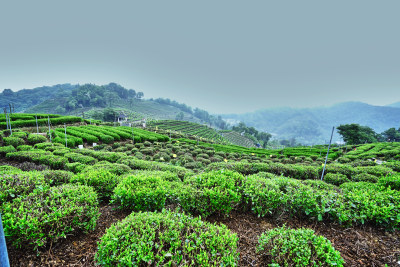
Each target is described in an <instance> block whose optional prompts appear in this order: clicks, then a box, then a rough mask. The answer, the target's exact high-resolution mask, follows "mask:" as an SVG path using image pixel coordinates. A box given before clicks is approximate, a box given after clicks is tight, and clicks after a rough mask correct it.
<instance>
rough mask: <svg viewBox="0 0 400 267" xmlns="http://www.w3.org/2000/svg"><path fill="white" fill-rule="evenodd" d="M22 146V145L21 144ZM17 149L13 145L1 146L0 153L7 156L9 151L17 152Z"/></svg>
mask: <svg viewBox="0 0 400 267" xmlns="http://www.w3.org/2000/svg"><path fill="white" fill-rule="evenodd" d="M19 147H21V146H19ZM16 151H17V150H16V149H15V148H14V147H13V146H11V145H10V146H1V147H0V155H1V156H3V157H4V156H5V155H6V154H7V153H10V152H16Z"/></svg>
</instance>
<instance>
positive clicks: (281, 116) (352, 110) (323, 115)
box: [222, 102, 400, 144]
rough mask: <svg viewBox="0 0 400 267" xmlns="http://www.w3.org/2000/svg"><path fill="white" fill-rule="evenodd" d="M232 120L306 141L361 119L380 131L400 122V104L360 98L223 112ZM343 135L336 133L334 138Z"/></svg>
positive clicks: (324, 137) (325, 137)
mask: <svg viewBox="0 0 400 267" xmlns="http://www.w3.org/2000/svg"><path fill="white" fill-rule="evenodd" d="M222 117H223V118H224V119H227V120H231V121H243V122H244V123H246V125H248V126H253V127H255V128H257V129H259V130H262V131H266V132H269V133H272V134H273V135H274V136H276V137H278V138H279V139H283V138H285V139H290V138H296V140H297V141H298V142H301V143H303V144H315V143H324V142H326V141H327V140H329V137H330V131H331V129H332V126H339V125H340V124H346V123H358V124H361V125H366V126H369V127H371V128H373V129H374V130H375V131H376V132H378V133H381V132H383V131H385V130H387V129H389V128H391V127H395V128H396V129H397V128H398V127H399V126H400V120H399V118H400V108H395V107H382V106H372V105H369V104H365V103H361V102H345V103H340V104H337V105H333V106H330V107H318V108H303V109H296V108H274V109H265V110H260V111H256V112H252V113H245V114H228V115H222ZM339 138H340V136H339V135H338V134H337V133H336V134H335V135H334V141H338V140H339Z"/></svg>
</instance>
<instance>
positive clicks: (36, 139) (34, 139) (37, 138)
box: [28, 134, 47, 145]
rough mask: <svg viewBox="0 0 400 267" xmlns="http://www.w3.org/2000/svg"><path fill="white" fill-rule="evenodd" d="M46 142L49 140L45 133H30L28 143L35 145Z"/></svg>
mask: <svg viewBox="0 0 400 267" xmlns="http://www.w3.org/2000/svg"><path fill="white" fill-rule="evenodd" d="M44 142H47V138H46V137H45V136H43V135H38V134H30V135H29V136H28V143H29V144H30V145H35V144H38V143H44Z"/></svg>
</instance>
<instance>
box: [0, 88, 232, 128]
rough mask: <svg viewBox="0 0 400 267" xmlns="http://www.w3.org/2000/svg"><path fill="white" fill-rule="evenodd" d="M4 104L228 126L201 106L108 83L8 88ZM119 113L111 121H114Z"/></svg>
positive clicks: (42, 110) (31, 110)
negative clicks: (121, 113)
mask: <svg viewBox="0 0 400 267" xmlns="http://www.w3.org/2000/svg"><path fill="white" fill-rule="evenodd" d="M0 95H1V101H0V107H7V108H8V106H9V103H11V104H13V105H14V107H15V112H28V113H52V114H61V115H74V116H82V117H85V118H92V119H104V116H103V115H102V114H101V113H103V112H105V109H107V108H108V109H110V108H111V109H113V110H114V111H113V112H114V113H115V114H119V113H120V112H123V113H125V114H126V115H128V117H129V119H134V120H140V119H143V118H146V119H147V120H149V121H150V120H174V119H177V118H178V119H179V120H185V121H191V122H198V123H207V124H211V125H214V126H216V127H220V128H221V127H222V128H223V127H225V122H224V121H223V120H222V119H220V118H217V117H214V116H212V115H210V114H208V112H207V111H205V110H201V109H198V108H195V109H192V108H191V107H189V106H186V105H185V104H181V103H178V102H176V101H171V100H170V99H161V98H158V99H147V100H146V99H144V98H143V97H144V93H143V92H136V91H135V90H133V89H126V88H124V87H122V86H121V85H119V84H116V83H109V84H107V85H101V86H99V85H94V84H83V85H71V84H64V85H55V86H51V87H49V86H43V87H38V88H34V89H23V90H20V91H17V92H13V91H12V90H11V89H5V90H3V92H2V93H1V94H0ZM115 114H111V115H110V116H108V118H107V120H111V121H112V120H114V118H115Z"/></svg>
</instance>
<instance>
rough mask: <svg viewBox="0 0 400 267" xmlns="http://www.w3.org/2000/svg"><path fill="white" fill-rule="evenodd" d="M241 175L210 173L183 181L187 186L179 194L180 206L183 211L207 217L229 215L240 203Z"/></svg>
mask: <svg viewBox="0 0 400 267" xmlns="http://www.w3.org/2000/svg"><path fill="white" fill-rule="evenodd" d="M243 179H244V178H243V175H241V174H239V173H237V172H233V171H228V170H220V171H211V172H205V173H202V174H200V175H196V176H192V177H189V178H188V179H185V181H184V182H185V184H186V185H188V186H187V187H185V188H184V190H183V191H182V192H180V195H179V198H180V205H181V206H182V208H183V209H184V210H185V211H188V212H191V213H195V214H201V215H204V216H209V215H211V214H213V213H219V214H226V215H227V214H229V213H230V211H231V210H232V209H233V208H235V207H236V206H237V205H239V203H240V202H241V195H242V194H241V191H240V190H241V189H240V187H241V185H242V182H243Z"/></svg>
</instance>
